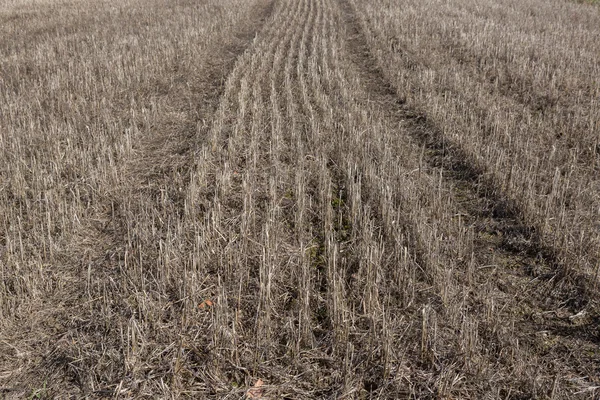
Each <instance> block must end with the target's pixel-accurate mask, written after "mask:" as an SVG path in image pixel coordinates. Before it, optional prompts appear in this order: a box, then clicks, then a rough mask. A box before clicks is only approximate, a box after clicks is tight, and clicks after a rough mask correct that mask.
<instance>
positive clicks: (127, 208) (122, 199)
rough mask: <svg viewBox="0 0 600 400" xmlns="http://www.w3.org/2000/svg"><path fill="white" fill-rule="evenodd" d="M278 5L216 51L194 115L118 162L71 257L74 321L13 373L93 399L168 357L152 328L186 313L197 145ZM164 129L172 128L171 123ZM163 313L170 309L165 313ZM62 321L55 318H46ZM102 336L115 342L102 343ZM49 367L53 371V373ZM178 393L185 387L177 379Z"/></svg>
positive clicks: (69, 301) (188, 110) (187, 110)
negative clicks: (151, 349) (184, 283)
mask: <svg viewBox="0 0 600 400" xmlns="http://www.w3.org/2000/svg"><path fill="white" fill-rule="evenodd" d="M273 4H274V2H268V1H258V2H257V3H256V6H255V7H254V8H253V9H252V13H251V16H250V17H249V18H248V21H249V22H248V24H245V23H244V24H241V25H240V26H239V28H238V29H239V30H238V31H237V32H234V35H235V39H234V40H232V41H231V42H230V44H228V45H227V46H226V47H225V51H223V52H222V54H223V57H222V58H219V59H216V58H215V59H214V60H213V63H211V64H209V65H208V66H207V67H206V68H205V69H204V70H202V71H199V77H200V78H199V79H200V80H199V81H198V82H194V85H197V86H195V87H194V89H195V90H197V92H195V93H194V99H193V101H194V102H195V103H194V104H189V105H183V106H181V108H180V109H179V110H178V111H179V112H181V113H184V114H186V122H185V123H184V124H183V125H181V126H177V128H176V129H174V130H173V131H171V132H172V133H171V134H169V135H163V132H162V131H161V129H160V128H161V127H156V130H155V131H154V132H155V133H154V134H153V135H150V136H148V137H146V138H144V143H142V145H141V146H140V147H139V149H138V150H137V152H136V153H135V154H134V155H133V158H132V159H131V160H128V161H127V162H125V163H124V164H123V165H120V166H117V167H116V168H117V169H118V171H119V172H120V173H121V176H120V177H119V181H120V182H121V185H120V186H119V187H115V188H112V189H110V192H109V193H106V194H105V196H104V198H103V199H102V202H101V203H99V204H97V205H96V207H97V208H96V209H97V214H96V215H94V216H93V217H92V218H90V220H86V221H81V223H82V226H83V228H82V229H81V231H80V232H78V235H80V236H81V238H82V243H85V244H86V245H85V246H84V247H83V248H77V249H76V250H75V254H73V255H71V256H72V257H73V258H74V260H73V262H72V264H73V265H79V266H80V268H79V269H78V270H72V271H66V272H67V273H69V274H73V276H72V277H70V278H68V279H67V278H65V279H67V280H68V281H69V282H73V285H72V286H70V287H65V288H64V293H63V296H62V297H63V299H65V300H62V301H58V302H57V303H61V308H62V309H61V310H60V311H57V313H58V314H57V316H56V318H59V317H60V316H61V315H65V314H64V313H65V310H66V311H67V315H69V316H70V319H69V320H65V321H60V322H58V321H57V322H56V327H55V329H54V332H55V336H54V337H53V339H52V340H48V341H46V339H44V343H40V347H41V348H43V349H45V350H44V351H45V354H44V356H43V360H41V362H40V363H38V364H37V365H32V366H30V368H28V369H26V370H23V371H22V372H21V374H20V376H19V377H18V378H15V377H13V379H16V381H20V382H27V381H31V382H37V381H38V380H40V379H50V380H52V381H53V382H57V383H59V382H60V385H61V387H62V389H61V393H67V392H69V393H71V392H74V391H77V390H78V391H79V393H80V394H83V395H85V396H91V397H97V396H102V394H104V395H105V394H106V393H111V394H112V393H115V392H114V391H115V390H116V388H117V387H118V388H120V389H119V390H121V389H123V390H126V391H127V392H128V393H130V394H132V393H136V392H137V393H138V394H139V393H140V391H142V392H143V391H144V390H145V389H147V388H144V387H140V386H139V384H138V383H136V382H139V378H140V374H141V375H143V374H147V372H148V371H147V370H144V367H143V366H141V365H140V364H139V361H136V359H137V360H139V357H140V354H135V353H136V352H139V351H146V352H147V354H146V355H149V356H150V357H149V358H148V360H153V361H158V363H159V364H160V357H161V355H158V357H159V360H156V356H152V355H151V354H150V353H148V349H147V347H146V346H144V343H145V341H147V340H149V337H148V336H145V335H154V334H156V332H157V326H155V325H154V326H153V324H154V322H150V321H161V320H162V321H163V325H169V324H170V323H177V322H176V321H177V318H178V317H177V315H179V316H180V317H181V315H182V314H181V309H179V308H178V307H177V302H176V301H177V300H176V297H179V295H180V293H178V292H177V290H178V289H177V282H175V281H174V280H175V279H176V278H175V275H176V274H175V272H174V271H170V270H169V268H168V267H169V266H172V265H173V261H174V260H173V259H172V257H174V256H175V255H177V254H176V251H175V250H176V249H174V248H170V247H169V246H171V245H172V243H174V238H175V236H176V235H177V234H178V233H180V232H181V230H182V220H181V218H180V217H181V216H183V214H184V212H185V207H186V204H185V201H184V197H183V196H182V193H185V191H186V187H187V186H188V183H189V176H190V175H191V173H192V170H193V167H194V162H193V159H194V151H195V147H196V144H197V142H198V141H202V140H203V139H202V137H203V136H204V135H206V131H205V130H204V128H205V127H206V125H204V126H202V123H201V121H202V120H203V119H206V118H208V117H209V115H210V114H211V113H212V112H213V111H214V110H215V108H216V105H217V103H218V101H219V99H220V97H221V96H222V94H223V93H224V92H225V90H226V88H225V87H224V85H223V82H224V79H225V78H226V77H227V75H229V73H230V72H231V70H232V69H233V67H234V63H235V60H236V59H237V58H238V56H239V55H241V54H242V53H243V52H244V51H245V50H246V49H247V48H248V47H249V46H250V45H251V43H252V40H253V39H254V37H255V34H256V32H258V31H259V30H260V28H261V26H262V25H263V24H264V23H265V22H266V21H267V19H268V18H269V16H270V14H271V12H272V7H273ZM219 44H222V43H219ZM220 53H221V52H220ZM196 78H198V77H190V80H194V79H196ZM190 103H191V102H190ZM174 106H175V107H179V106H180V104H175V105H174ZM162 128H164V129H165V130H167V131H168V127H162ZM144 235H150V236H151V237H148V236H144ZM161 267H167V268H161ZM150 293H152V294H150ZM169 297H171V299H169ZM173 297H175V299H173ZM169 300H171V301H169ZM48 301H54V300H53V299H48ZM82 304H83V306H82ZM157 305H158V308H156V309H153V307H152V306H157ZM157 310H158V313H157ZM161 313H162V316H161V315H157V314H161ZM99 316H100V317H99ZM180 317H179V318H180ZM54 318H55V317H53V316H52V315H49V316H47V318H46V319H49V320H53V319H54ZM164 318H166V319H167V320H168V319H170V318H171V319H172V321H171V322H167V321H166V320H165V319H164ZM161 340H169V337H168V336H163V337H161ZM138 341H139V342H138ZM98 343H103V345H104V346H105V347H104V348H103V349H100V348H97V347H96V344H98ZM162 345H165V346H166V350H165V351H166V352H167V353H166V355H167V356H168V354H169V353H168V351H169V348H170V346H169V345H166V344H165V343H160V345H159V346H162ZM144 347H146V349H144ZM78 352H79V353H78ZM163 355H165V354H163ZM45 371H51V372H49V374H50V375H47V374H46V373H45ZM169 374H170V373H169V370H168V369H167V370H165V371H163V372H162V373H159V374H158V378H157V377H156V375H154V377H152V374H151V376H150V377H147V380H146V382H147V383H148V384H149V385H150V386H152V385H155V384H156V381H154V380H155V379H158V380H162V379H163V378H164V377H165V376H168V375H169ZM174 379H176V378H174ZM155 389H157V388H155ZM163 389H164V388H163ZM157 390H158V389H157ZM170 390H173V391H177V390H178V382H177V381H176V380H175V381H173V382H172V385H171V387H170Z"/></svg>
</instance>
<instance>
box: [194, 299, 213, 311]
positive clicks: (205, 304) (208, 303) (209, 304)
mask: <svg viewBox="0 0 600 400" xmlns="http://www.w3.org/2000/svg"><path fill="white" fill-rule="evenodd" d="M214 304H215V303H213V302H212V301H210V300H208V299H206V300H204V301H203V302H202V303H200V305H198V307H199V308H200V309H201V310H204V309H205V308H207V307H212V306H213V305H214Z"/></svg>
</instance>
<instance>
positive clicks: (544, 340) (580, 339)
mask: <svg viewBox="0 0 600 400" xmlns="http://www.w3.org/2000/svg"><path fill="white" fill-rule="evenodd" d="M340 3H341V8H342V10H343V13H344V18H345V21H346V23H347V26H348V34H349V35H350V36H349V41H348V47H349V49H350V53H351V57H352V60H353V62H354V63H356V64H357V66H358V69H359V70H360V73H361V78H362V81H363V84H364V85H365V87H367V88H368V92H369V93H371V94H372V98H371V99H370V101H373V102H375V103H377V104H379V105H380V107H381V109H382V110H384V111H383V112H384V114H385V116H386V118H389V119H390V120H391V121H394V123H395V124H396V125H397V126H398V129H399V130H400V131H404V132H406V134H405V135H406V137H405V140H407V141H410V142H412V143H413V146H414V147H413V148H414V151H418V152H419V153H420V154H421V157H422V160H423V163H424V169H425V171H423V172H425V173H426V174H428V175H429V176H431V177H437V179H439V181H440V188H443V190H444V191H445V192H446V193H449V196H450V197H451V198H452V199H453V200H452V203H451V204H449V205H450V206H451V207H453V212H454V213H455V215H456V216H457V220H458V226H459V230H458V232H456V231H455V232H452V231H450V232H448V234H452V233H455V234H456V233H460V232H461V231H462V232H464V233H465V234H466V235H471V244H470V245H469V246H468V249H469V253H470V254H469V256H468V258H469V261H468V262H464V263H463V262H462V261H461V262H460V263H458V265H457V266H458V267H461V265H462V267H461V268H466V272H467V274H466V276H465V277H466V279H467V282H468V283H467V284H466V286H463V290H466V291H467V292H468V293H469V294H468V296H467V297H470V298H471V299H470V300H469V301H468V303H469V304H470V305H469V306H468V309H470V310H471V312H477V311H476V310H479V312H481V311H482V310H487V311H485V312H493V313H494V316H493V318H491V319H490V318H485V317H484V316H481V317H480V318H479V320H481V321H484V322H483V323H481V324H479V327H478V333H479V335H480V338H481V340H482V341H483V343H484V344H485V343H488V344H486V345H487V346H491V344H492V343H491V342H488V341H500V342H501V343H502V345H501V346H510V345H511V344H510V343H512V345H514V343H516V342H515V340H517V341H518V342H521V343H523V344H526V346H529V349H530V350H533V351H535V352H537V351H539V349H540V348H543V351H542V353H543V354H544V356H543V358H544V360H546V361H544V362H545V363H547V364H546V365H548V367H547V368H548V369H549V371H553V372H551V373H553V374H556V375H555V376H556V377H557V378H556V379H559V378H558V376H559V375H560V374H561V370H560V368H564V365H563V366H561V367H557V366H553V364H554V363H555V360H556V359H563V360H566V361H565V363H566V364H567V365H569V368H570V369H571V371H572V372H573V373H575V374H578V375H580V376H587V377H588V378H586V379H589V381H588V382H587V383H585V384H584V385H583V386H584V387H586V385H594V384H597V382H596V380H595V379H594V378H593V376H596V374H597V371H596V370H595V367H594V366H593V365H594V364H595V358H594V356H591V354H594V352H595V351H596V350H595V349H597V346H598V343H599V342H598V339H599V338H600V336H599V335H598V333H599V332H598V330H597V329H596V328H595V324H596V323H597V322H596V321H597V319H598V317H597V309H596V305H595V301H594V300H593V292H594V289H593V287H592V284H591V283H590V282H589V278H588V277H586V276H584V275H582V274H578V273H577V272H575V271H570V270H569V269H568V268H566V267H565V266H564V265H563V264H562V263H561V260H560V259H559V255H558V252H557V251H556V250H555V249H552V248H551V247H548V246H547V245H545V244H542V240H541V238H540V237H539V235H538V234H537V232H536V230H535V229H534V228H533V227H532V226H529V225H527V223H526V222H524V221H523V219H522V217H521V215H522V213H521V212H520V210H519V209H518V207H517V205H516V204H514V202H511V201H510V200H507V199H506V197H505V196H504V195H503V193H502V192H501V191H500V190H498V188H496V187H495V185H494V182H493V181H491V180H490V179H489V178H488V177H487V176H486V174H485V171H484V170H483V169H482V168H480V167H478V164H477V163H476V162H475V161H474V159H473V158H472V157H471V156H470V155H469V154H467V153H465V151H463V150H462V149H461V147H460V146H459V145H457V144H456V143H454V142H452V141H451V140H449V139H448V138H446V137H444V136H443V134H442V133H441V130H440V129H439V128H438V127H436V126H435V125H433V124H432V123H431V122H429V121H428V120H427V117H426V115H423V114H421V113H419V112H417V111H415V110H412V109H411V108H409V107H408V106H407V105H406V104H405V103H404V102H403V101H402V95H401V93H399V90H398V89H397V88H395V87H393V86H392V85H391V84H390V82H389V81H388V80H387V78H386V76H385V73H384V72H383V71H382V70H381V69H380V68H379V67H378V60H377V58H376V57H375V56H374V55H372V54H371V52H370V51H369V49H368V46H367V40H366V37H365V34H364V32H363V27H362V26H361V22H360V21H359V19H358V18H357V17H356V15H355V11H354V10H353V6H352V5H351V4H350V2H346V1H344V2H340ZM399 134H400V133H399ZM399 140H400V139H399ZM419 168H421V167H419ZM419 173H421V171H419ZM460 227H462V228H460ZM474 265H476V267H475V270H473V266H474ZM457 284H459V285H465V282H462V283H460V282H457ZM476 288H486V289H485V290H491V291H493V296H489V295H490V293H478V292H477V289H476ZM486 296H489V298H493V297H494V296H497V298H496V300H495V301H496V302H497V303H496V304H494V305H493V306H492V307H490V304H489V299H487V300H486ZM492 310H493V311H492ZM580 311H582V312H581V314H584V315H586V316H585V317H584V318H582V319H581V321H578V317H577V315H578V313H579V312H580ZM503 319H505V320H508V321H511V324H513V326H512V327H511V328H510V329H508V330H507V329H506V326H505V327H502V325H503V323H502V322H498V321H501V320H503ZM494 320H495V321H494ZM501 331H502V332H503V333H504V334H508V336H506V337H505V338H502V339H501V338H500V336H499V335H498V332H501ZM507 340H508V341H507ZM495 346H497V344H496V345H495ZM495 351H496V355H495V356H492V358H491V359H490V362H493V360H494V359H495V357H496V356H498V355H500V354H501V353H502V351H503V350H495ZM527 352H528V351H527V350H525V353H524V354H526V353H527ZM574 354H577V356H573V355H574ZM567 386H568V385H567ZM529 390H534V389H532V388H529Z"/></svg>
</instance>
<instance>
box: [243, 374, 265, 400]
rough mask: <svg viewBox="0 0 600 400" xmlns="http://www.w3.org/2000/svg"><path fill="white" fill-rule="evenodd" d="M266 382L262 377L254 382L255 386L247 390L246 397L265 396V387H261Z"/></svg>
mask: <svg viewBox="0 0 600 400" xmlns="http://www.w3.org/2000/svg"><path fill="white" fill-rule="evenodd" d="M264 384H265V383H264V382H263V380H262V379H259V380H257V381H256V383H255V384H254V386H253V387H251V388H250V389H248V391H247V392H246V397H247V398H249V399H260V398H262V396H263V389H261V386H262V385H264Z"/></svg>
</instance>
